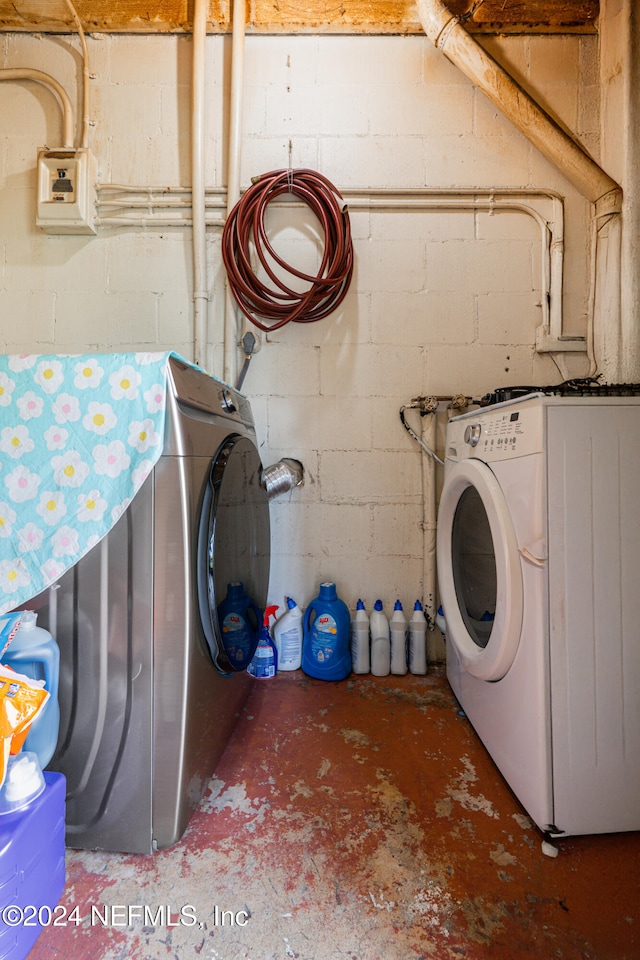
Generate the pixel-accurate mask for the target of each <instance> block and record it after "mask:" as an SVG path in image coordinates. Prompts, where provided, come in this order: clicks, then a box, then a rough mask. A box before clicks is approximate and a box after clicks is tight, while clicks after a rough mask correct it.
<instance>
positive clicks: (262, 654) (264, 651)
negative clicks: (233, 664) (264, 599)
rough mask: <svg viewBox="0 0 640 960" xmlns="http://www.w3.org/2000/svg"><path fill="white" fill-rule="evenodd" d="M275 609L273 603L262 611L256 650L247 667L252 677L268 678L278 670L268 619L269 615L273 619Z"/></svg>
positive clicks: (276, 655) (273, 675) (276, 607)
mask: <svg viewBox="0 0 640 960" xmlns="http://www.w3.org/2000/svg"><path fill="white" fill-rule="evenodd" d="M277 609H278V606H277V604H275V605H274V606H271V607H267V608H266V610H265V611H264V617H263V619H262V629H261V631H260V637H259V639H258V646H257V647H256V652H255V653H254V655H253V659H252V661H251V663H250V664H249V666H248V667H247V673H250V674H251V676H252V677H257V678H258V679H260V680H268V679H269V678H270V677H275V675H276V673H277V671H278V651H277V650H276V645H275V643H274V642H273V639H272V637H271V633H270V631H269V620H270V618H271V617H273V618H274V620H275V616H276V610H277Z"/></svg>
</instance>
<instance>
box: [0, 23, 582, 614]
mask: <svg viewBox="0 0 640 960" xmlns="http://www.w3.org/2000/svg"><path fill="white" fill-rule="evenodd" d="M483 42H484V43H485V44H486V45H487V47H488V48H489V49H490V51H491V52H492V53H493V55H494V56H495V57H496V58H497V59H499V60H500V61H501V62H503V63H504V64H505V65H506V66H508V67H509V69H510V70H511V71H512V72H513V73H514V75H515V76H516V78H517V79H518V80H519V81H520V82H521V83H522V84H523V85H524V86H525V87H527V88H528V89H529V90H530V91H531V92H532V93H533V94H534V95H536V96H537V97H538V98H539V99H540V100H541V102H543V104H544V105H545V106H546V108H547V109H548V110H549V111H550V112H552V113H553V114H554V115H556V116H557V117H558V119H559V120H560V121H561V122H562V123H564V124H566V125H567V126H568V127H569V128H570V129H571V130H572V131H574V132H575V133H576V134H577V135H578V136H579V137H580V139H581V140H582V141H583V142H584V143H585V144H586V145H587V146H588V148H589V149H590V150H591V151H592V152H593V153H594V154H597V151H598V129H599V124H598V98H599V87H598V68H597V56H598V47H597V38H596V37H578V36H571V37H511V38H500V39H498V38H491V39H489V38H485V39H484V40H483ZM88 45H89V52H90V57H91V70H92V73H93V74H95V79H94V80H93V81H92V118H93V120H94V122H95V125H94V126H93V127H92V128H91V134H90V146H91V148H92V149H93V151H94V153H95V154H96V156H97V158H98V165H99V171H100V172H99V179H100V182H101V183H123V184H129V185H134V184H139V185H148V186H180V185H188V184H189V183H190V165H189V164H190V161H189V130H190V114H189V101H190V65H191V50H192V47H191V41H190V39H189V38H188V37H161V36H154V37H133V36H96V37H89V38H88ZM207 55H208V64H207V103H208V111H207V141H206V142H207V151H206V152H207V162H206V182H207V184H208V185H210V186H221V185H224V184H225V183H226V178H227V172H226V160H225V150H226V140H225V133H226V129H227V122H228V107H227V98H228V85H229V74H230V62H229V57H230V40H229V38H223V37H210V38H208V40H207ZM0 66H3V67H17V66H26V67H37V69H39V70H44V71H45V72H48V73H50V74H51V75H52V76H54V77H55V78H56V79H57V80H59V81H60V82H61V83H62V84H63V85H64V86H65V88H66V89H67V91H68V92H69V93H70V95H71V97H72V100H73V103H74V105H75V107H76V112H77V115H78V116H80V115H81V108H80V104H81V99H80V98H81V92H80V90H79V89H78V85H77V81H78V78H79V77H81V61H80V57H79V44H78V42H77V38H74V37H68V36H59V37H53V36H51V37H47V36H33V35H22V34H21V35H17V34H13V35H11V34H9V35H4V36H2V37H0ZM245 83H246V88H245V112H244V119H243V154H242V164H241V185H242V186H243V187H245V186H247V185H248V184H249V180H250V177H251V176H252V175H254V174H258V173H263V172H266V171H267V170H272V169H276V168H280V167H286V166H287V164H288V162H289V151H291V159H292V164H293V166H294V167H302V166H306V167H311V168H314V169H317V170H319V171H320V172H322V173H323V174H324V175H325V176H327V177H328V178H329V179H330V180H331V181H333V183H335V185H336V186H337V187H338V188H339V189H341V190H343V191H344V192H345V193H348V191H349V189H350V188H356V187H375V188H378V187H382V188H391V189H393V190H402V189H406V188H418V187H441V188H452V187H478V188H492V187H493V188H500V187H512V186H513V187H525V186H526V187H538V188H541V189H542V188H544V189H552V190H557V191H558V192H559V193H561V194H562V195H563V196H564V197H565V206H566V218H567V219H566V224H565V232H566V263H565V297H564V313H565V325H566V330H567V332H570V333H582V334H583V333H584V330H585V316H586V309H587V297H588V245H587V238H588V215H589V211H588V205H587V204H586V203H585V201H584V200H583V199H582V198H581V197H579V196H578V195H577V194H576V192H575V191H574V190H573V188H572V187H571V186H570V185H569V184H568V182H567V181H566V180H565V179H564V177H563V176H562V174H561V173H560V172H558V171H557V170H556V169H555V168H553V167H552V166H551V165H550V164H549V163H547V161H546V160H544V159H543V158H542V157H541V156H540V155H539V154H538V153H537V151H535V149H534V148H533V147H531V146H530V145H529V143H528V142H527V140H526V139H525V138H524V137H523V136H522V135H521V134H519V133H518V132H517V131H516V130H515V129H514V128H513V127H511V126H510V124H509V123H508V122H507V121H506V120H505V119H504V118H503V117H502V116H501V115H500V113H499V111H497V110H496V109H495V108H494V107H493V106H491V105H490V104H489V103H488V102H487V101H486V100H485V99H484V97H483V96H482V95H481V94H479V93H478V92H477V91H476V90H475V89H474V87H473V86H472V84H470V83H469V82H468V81H467V80H466V79H465V78H464V77H463V75H462V74H461V73H460V72H459V71H458V70H457V69H456V68H455V67H454V66H453V65H452V64H450V63H449V62H448V61H447V60H446V59H445V58H444V57H443V56H442V55H441V54H440V53H439V52H438V51H436V50H435V49H434V48H433V47H432V46H431V44H430V43H429V41H428V40H427V39H426V38H425V37H416V36H412V37H354V36H352V37H347V36H339V37H338V36H333V37H332V36H318V37H316V36H291V37H286V36H277V37H276V36H249V37H248V38H247V43H246V70H245ZM0 117H1V118H2V119H1V120H0V349H2V350H3V351H4V352H61V353H69V352H74V353H75V352H89V351H112V350H114V351H117V350H131V349H175V350H177V351H179V352H180V353H182V354H184V355H185V356H187V357H191V356H192V355H193V334H192V305H191V294H192V275H191V270H192V258H191V247H190V230H189V229H186V228H163V229H160V228H131V227H101V228H100V229H99V233H98V235H97V236H96V237H90V238H88V237H59V236H50V235H45V234H43V233H42V232H41V231H39V230H38V229H37V228H36V227H35V159H36V150H37V148H38V147H40V146H43V145H45V144H47V145H49V146H56V145H58V144H57V142H56V141H57V140H58V139H59V138H60V137H61V121H60V113H59V110H58V107H57V105H56V101H55V98H54V96H53V95H52V94H51V93H50V92H49V91H48V90H46V89H45V88H44V87H41V86H40V85H38V84H35V83H31V82H19V83H18V82H0ZM282 221H283V215H281V214H278V215H277V218H275V219H274V223H278V224H279V225H280V229H279V231H278V237H279V241H278V242H281V243H282V244H283V245H284V246H283V249H286V250H287V256H288V257H290V259H291V261H292V262H293V263H295V264H296V265H300V264H304V265H306V264H309V263H312V262H315V260H316V258H317V244H316V245H314V244H313V243H312V242H311V241H310V240H309V239H308V236H306V235H305V233H303V232H302V231H298V230H297V228H296V227H295V224H293V225H292V226H290V227H288V226H287V223H286V218H285V222H284V223H283V222H282ZM351 223H352V229H353V235H354V248H355V257H356V268H355V274H354V280H353V283H352V287H351V290H350V292H349V294H348V296H347V298H346V300H345V301H344V303H343V305H342V306H341V308H340V309H339V310H338V311H337V312H336V313H334V314H333V315H332V316H330V317H328V318H327V319H325V320H323V321H321V322H319V323H316V324H311V325H306V324H305V325H296V324H290V325H288V326H286V327H284V328H283V329H281V330H279V331H277V332H274V333H273V334H268V335H266V336H265V337H264V338H263V341H262V346H261V349H260V351H259V352H258V353H257V354H256V355H255V357H254V359H253V361H252V363H251V366H250V369H249V373H248V376H247V379H246V381H245V391H246V393H247V394H248V396H249V397H250V399H251V401H252V406H253V409H254V413H255V416H256V421H257V429H258V435H259V441H260V448H261V453H262V457H263V461H264V463H265V464H267V463H271V462H274V461H275V460H277V459H278V458H279V457H281V456H293V457H297V458H298V459H300V460H302V462H303V463H304V466H305V483H304V485H303V486H302V487H300V488H297V489H295V490H294V491H292V492H291V493H290V494H286V495H284V496H282V497H280V498H279V499H277V500H276V501H274V502H273V509H272V522H273V541H272V547H273V569H272V579H271V587H270V600H271V602H275V603H279V604H280V605H281V606H282V605H283V604H284V596H285V594H287V593H288V594H291V595H293V596H295V597H296V599H297V600H298V602H299V603H301V604H302V605H306V604H307V603H308V602H309V601H310V600H311V599H312V598H313V596H314V595H315V594H316V592H317V587H318V584H319V583H320V581H322V580H325V579H331V580H335V581H336V582H337V584H338V589H339V592H340V594H341V595H342V596H343V598H344V599H345V600H346V601H347V602H348V603H349V604H350V605H354V604H355V600H356V599H357V598H358V596H362V597H363V599H365V600H366V601H367V605H368V606H369V607H370V606H371V605H372V603H373V601H374V600H375V599H376V598H377V597H378V596H380V597H381V598H382V599H383V600H384V601H385V604H386V605H387V606H388V607H389V606H392V604H393V601H394V600H395V599H396V597H400V598H401V599H402V601H403V603H404V605H405V608H408V607H411V606H412V605H413V601H414V600H415V599H416V598H418V597H420V598H421V597H422V596H423V590H424V584H423V563H424V556H423V550H424V547H423V521H424V514H423V507H424V505H423V497H422V471H423V468H424V461H423V456H422V454H421V452H420V451H419V449H418V448H417V446H416V444H415V443H414V441H413V440H412V439H411V438H410V437H409V435H408V434H407V433H406V432H405V431H404V429H403V428H402V425H401V423H400V419H399V414H398V411H399V408H400V406H401V405H402V404H406V403H408V402H409V401H410V400H411V398H413V397H415V396H418V395H421V394H429V395H431V394H442V395H450V394H451V393H458V392H462V393H465V394H467V395H469V396H473V397H477V396H480V395H482V394H483V393H485V392H487V391H488V390H490V389H493V388H495V387H496V386H499V385H506V384H514V383H523V382H524V383H532V382H533V383H536V382H537V383H549V382H555V381H558V380H559V379H561V377H562V375H563V374H564V373H567V372H568V373H572V374H580V373H582V372H585V368H586V363H585V361H584V359H583V358H582V357H580V356H578V357H577V358H575V359H573V361H571V362H569V364H568V366H565V365H563V364H561V368H562V373H561V371H560V370H559V369H557V368H556V366H555V364H554V361H553V359H552V358H551V357H549V356H548V355H546V356H545V355H538V354H536V351H535V346H534V345H535V329H536V327H537V325H538V324H539V323H540V321H541V303H540V301H541V251H540V236H539V232H538V228H537V227H536V225H535V223H534V222H533V220H531V218H529V217H527V216H525V215H523V214H516V213H495V214H494V215H491V214H488V213H484V212H483V213H474V212H471V211H466V212H458V211H456V212H432V211H430V212H411V213H407V212H396V213H390V212H373V211H357V212H356V211H354V212H353V213H352V214H351ZM208 255H209V268H210V288H211V303H210V316H209V321H210V340H209V361H210V369H211V372H214V373H218V374H219V373H221V371H222V355H223V351H222V340H223V335H222V317H223V309H224V307H223V300H224V284H223V270H222V267H221V259H220V236H219V230H218V231H216V230H215V229H211V230H210V231H209V234H208ZM440 416H441V418H442V417H444V416H446V414H445V413H443V414H441V415H440ZM414 423H415V426H416V427H417V428H419V418H418V417H417V416H416V417H415V420H414ZM442 434H443V429H442V424H440V429H439V435H440V436H441V435H442ZM438 469H439V468H438Z"/></svg>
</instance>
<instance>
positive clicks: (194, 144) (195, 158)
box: [191, 0, 209, 368]
mask: <svg viewBox="0 0 640 960" xmlns="http://www.w3.org/2000/svg"><path fill="white" fill-rule="evenodd" d="M207 9H208V3H207V0H195V6H194V10H193V64H192V81H191V86H192V89H191V220H192V246H193V341H194V343H193V357H194V360H195V362H196V363H197V364H198V366H201V367H204V368H206V367H207V342H208V339H209V338H208V324H207V317H208V309H209V286H208V282H207V238H206V223H205V186H204V125H205V96H204V90H205V47H206V40H207Z"/></svg>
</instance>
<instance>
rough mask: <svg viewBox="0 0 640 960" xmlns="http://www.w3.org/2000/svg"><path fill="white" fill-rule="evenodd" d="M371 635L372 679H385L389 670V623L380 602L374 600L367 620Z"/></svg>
mask: <svg viewBox="0 0 640 960" xmlns="http://www.w3.org/2000/svg"><path fill="white" fill-rule="evenodd" d="M369 631H370V633H371V673H372V674H373V675H374V677H386V676H388V674H389V670H390V669H391V647H390V643H389V621H388V620H387V617H386V614H385V612H384V610H383V609H382V600H376V602H375V603H374V605H373V610H372V611H371V619H370V620H369Z"/></svg>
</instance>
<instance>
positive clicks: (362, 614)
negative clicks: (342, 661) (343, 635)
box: [351, 600, 370, 673]
mask: <svg viewBox="0 0 640 960" xmlns="http://www.w3.org/2000/svg"><path fill="white" fill-rule="evenodd" d="M369 666H370V657H369V617H368V615H367V611H366V610H365V608H364V603H363V602H362V600H358V603H357V604H356V612H355V616H354V617H353V619H352V620H351V669H352V670H353V672H354V673H369Z"/></svg>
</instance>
